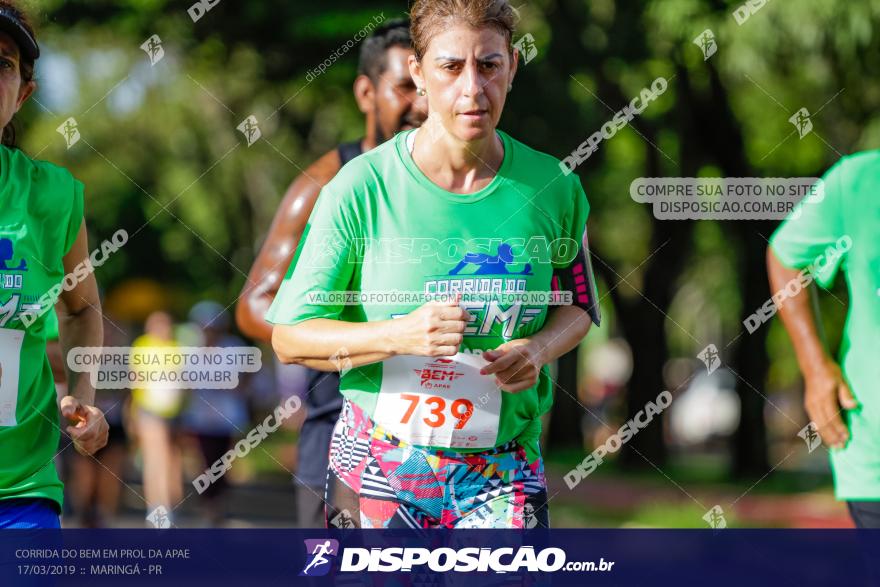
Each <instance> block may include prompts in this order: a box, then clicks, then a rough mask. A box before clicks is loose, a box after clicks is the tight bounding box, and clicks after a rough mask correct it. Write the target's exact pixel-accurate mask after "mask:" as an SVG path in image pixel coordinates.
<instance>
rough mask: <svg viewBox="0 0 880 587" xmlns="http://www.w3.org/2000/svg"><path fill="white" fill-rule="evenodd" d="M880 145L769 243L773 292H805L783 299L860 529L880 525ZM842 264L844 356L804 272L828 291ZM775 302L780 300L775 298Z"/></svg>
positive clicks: (818, 418)
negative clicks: (823, 328) (824, 333)
mask: <svg viewBox="0 0 880 587" xmlns="http://www.w3.org/2000/svg"><path fill="white" fill-rule="evenodd" d="M878 193H880V151H869V152H865V153H859V154H856V155H851V156H847V157H844V158H843V159H841V160H840V161H839V162H838V163H837V164H835V165H834V166H833V167H832V168H831V169H830V170H829V171H828V173H827V174H826V175H825V177H824V197H823V198H821V199H819V201H807V200H804V201H803V202H801V203H800V204H799V206H798V208H796V209H795V211H794V212H793V214H792V215H791V216H790V217H789V218H788V219H787V220H786V221H785V222H784V223H783V224H782V225H781V226H780V227H779V228H778V229H777V231H776V233H775V234H774V235H773V237H772V238H771V240H770V247H769V249H768V251H767V265H768V272H769V275H770V285H771V289H772V290H773V291H775V292H784V291H786V290H787V291H788V292H791V291H798V293H797V294H795V295H791V294H788V295H784V296H778V297H784V298H786V299H785V301H784V302H782V303H781V304H778V305H779V314H780V316H781V317H782V321H783V323H784V324H785V328H786V330H788V334H789V336H790V337H791V340H792V343H793V344H794V347H795V352H796V353H797V359H798V363H799V364H800V367H801V371H802V372H803V374H804V379H805V387H806V391H805V398H804V404H805V407H806V410H807V413H808V414H809V417H810V420H811V425H813V426H814V427H815V429H816V430H817V431H818V433H819V435H820V436H821V438H822V440H823V441H824V442H825V443H826V444H827V445H828V446H830V447H831V464H832V468H833V470H834V484H835V494H836V496H837V499H839V500H842V501H846V502H847V505H848V506H849V510H850V514H851V515H852V517H853V520H854V521H855V523H856V525H857V526H859V527H868V528H878V527H880V360H878V358H880V357H878V356H877V355H876V353H877V347H875V346H874V344H875V343H876V339H877V337H878V334H880V238H878V230H880V198H878V197H877V194H878ZM841 267H842V268H843V271H844V274H845V276H846V281H847V286H848V288H849V312H848V314H847V320H846V325H845V327H844V331H843V338H842V342H841V348H840V356H839V362H835V361H834V359H832V358H831V357H830V356H829V355H828V353H827V351H826V349H825V347H824V345H823V344H822V341H821V340H820V337H819V335H818V331H817V328H816V323H815V318H814V316H813V314H812V310H811V307H810V302H809V295H808V294H805V293H804V288H803V287H799V286H797V285H795V284H798V283H801V284H803V283H805V280H804V277H803V275H804V274H803V273H802V272H801V271H799V270H801V269H804V268H809V269H810V271H811V272H812V275H813V276H814V277H815V280H816V281H817V282H818V283H819V284H820V285H821V286H823V287H828V286H830V285H831V284H832V283H833V281H834V277H835V275H836V273H837V270H838V269H839V268H841ZM774 297H775V298H776V297H777V296H774Z"/></svg>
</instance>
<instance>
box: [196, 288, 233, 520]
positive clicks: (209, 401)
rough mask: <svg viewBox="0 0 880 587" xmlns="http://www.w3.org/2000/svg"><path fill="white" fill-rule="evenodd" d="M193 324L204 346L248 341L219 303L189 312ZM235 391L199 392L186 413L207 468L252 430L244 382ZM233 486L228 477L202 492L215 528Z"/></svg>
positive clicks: (202, 303) (208, 302)
mask: <svg viewBox="0 0 880 587" xmlns="http://www.w3.org/2000/svg"><path fill="white" fill-rule="evenodd" d="M189 321H190V322H191V323H193V324H194V325H196V326H197V327H198V333H199V334H200V336H201V340H199V341H198V342H197V344H198V345H200V346H204V347H222V348H229V347H241V346H245V343H244V341H243V340H242V339H241V338H239V337H237V336H235V335H234V334H230V332H229V324H230V316H229V314H228V313H227V312H226V310H225V309H224V308H223V306H222V305H220V304H218V303H217V302H212V301H203V302H199V303H198V304H196V305H195V306H193V307H192V309H191V310H190V312H189ZM244 375H245V374H241V375H239V385H238V387H236V388H235V389H196V390H193V391H192V392H191V393H192V395H191V397H190V400H189V402H188V403H187V406H186V408H185V410H184V413H183V418H182V422H183V425H184V428H185V429H186V430H187V431H188V432H191V433H192V434H193V435H195V437H196V439H197V441H198V446H199V451H200V452H201V455H202V461H203V464H204V467H205V468H206V469H207V468H209V467H210V466H211V465H212V464H213V463H214V462H216V461H217V460H219V459H220V457H221V456H223V453H225V452H226V451H228V450H229V449H230V448H231V446H232V440H233V438H234V437H237V436H244V434H245V433H246V431H247V427H248V407H247V397H246V393H245V392H244V385H243V381H242V379H243V378H244ZM228 487H229V484H228V481H227V479H226V475H222V476H220V477H219V478H218V479H217V480H216V481H214V482H213V483H212V484H211V485H209V486H208V488H207V489H206V490H205V491H204V493H202V498H203V500H204V505H205V507H206V508H207V510H208V511H207V514H208V519H209V522H210V523H211V525H213V526H218V525H220V524H221V523H222V521H223V516H224V507H223V502H222V500H221V497H222V496H223V495H224V494H225V493H226V491H227V489H228Z"/></svg>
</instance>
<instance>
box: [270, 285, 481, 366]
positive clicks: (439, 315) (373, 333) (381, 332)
mask: <svg viewBox="0 0 880 587" xmlns="http://www.w3.org/2000/svg"><path fill="white" fill-rule="evenodd" d="M469 319H470V316H469V315H468V313H467V312H466V311H465V310H463V309H462V308H461V307H459V305H458V301H457V300H450V301H448V302H438V301H432V302H428V303H427V304H424V305H423V306H421V307H419V308H417V309H416V310H413V311H412V312H410V313H409V314H407V315H406V316H402V317H401V318H397V319H392V320H380V321H375V322H343V321H341V320H331V319H327V318H314V319H312V320H305V321H303V322H300V323H299V324H295V325H293V326H288V325H284V324H276V325H275V328H274V329H273V332H272V347H273V348H274V349H275V353H276V354H277V355H278V358H279V360H280V361H281V362H282V363H295V364H298V365H304V366H306V367H309V368H311V369H316V370H318V371H339V370H341V369H342V368H346V369H348V368H353V367H360V366H363V365H369V364H371V363H377V362H379V361H384V360H385V359H388V358H390V357H393V356H395V355H420V356H429V357H443V356H453V355H455V354H456V353H457V352H458V349H459V345H461V342H462V340H463V337H464V329H465V327H466V325H467V321H468V320H469ZM340 359H344V361H342V360H340Z"/></svg>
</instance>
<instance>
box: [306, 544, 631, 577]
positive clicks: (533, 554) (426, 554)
mask: <svg viewBox="0 0 880 587" xmlns="http://www.w3.org/2000/svg"><path fill="white" fill-rule="evenodd" d="M305 542H306V550H307V552H308V553H309V559H308V561H307V563H306V566H305V568H304V569H303V571H302V572H301V573H300V576H309V577H314V576H318V574H321V575H323V574H326V573H327V572H328V570H329V568H330V564H329V563H330V559H329V558H327V557H328V556H333V557H335V556H336V555H337V554H338V543H337V542H336V541H335V540H306V541H305ZM613 566H614V562H612V561H606V560H605V559H604V558H603V559H600V561H599V562H598V563H597V562H595V561H570V562H567V561H566V554H565V551H564V550H562V549H561V548H553V547H551V548H544V549H541V550H539V551H535V548H534V547H533V546H528V545H526V546H520V547H518V548H511V547H502V548H485V547H483V548H478V547H464V548H448V547H444V548H434V549H430V548H419V547H414V548H404V547H386V548H355V547H350V548H343V550H342V557H341V560H340V565H339V571H340V572H343V573H357V572H363V571H367V572H379V573H394V572H401V571H402V572H411V571H412V570H413V567H426V568H427V569H428V570H430V571H432V572H436V573H444V572H449V571H455V572H475V571H476V572H495V573H516V572H526V571H527V572H531V573H538V572H540V573H553V572H556V571H610V570H611V569H612V567H613Z"/></svg>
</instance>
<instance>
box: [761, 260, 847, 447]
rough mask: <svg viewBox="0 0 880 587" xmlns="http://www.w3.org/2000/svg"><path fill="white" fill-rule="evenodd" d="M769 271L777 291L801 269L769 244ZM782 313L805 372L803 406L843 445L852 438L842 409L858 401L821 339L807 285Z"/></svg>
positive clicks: (825, 434) (826, 435)
mask: <svg viewBox="0 0 880 587" xmlns="http://www.w3.org/2000/svg"><path fill="white" fill-rule="evenodd" d="M767 273H768V275H769V277H770V288H771V290H772V291H774V292H777V291H782V290H784V289H785V287H786V284H787V283H790V282H791V281H796V280H798V275H799V273H800V271H799V270H797V269H792V268H789V267H786V266H785V265H783V264H782V262H781V261H780V260H779V258H778V257H777V256H776V254H775V253H774V252H773V249H772V247H768V248H767ZM779 316H780V317H781V318H782V323H783V324H784V325H785V329H786V331H788V336H789V338H791V341H792V344H793V345H794V349H795V354H796V355H797V360H798V364H799V365H800V368H801V372H803V374H804V383H805V388H806V389H805V392H804V407H805V408H806V410H807V414H808V415H809V417H810V420H812V421H813V422H814V423H815V424H816V429H817V431H818V432H819V435H820V436H821V437H822V439H823V440H824V441H825V442H826V443H827V444H828V445H829V446H831V447H834V448H842V447H843V446H845V445H846V442H847V441H848V440H849V430H848V429H847V427H846V424H844V422H843V418H842V417H841V411H842V409H847V410H851V409H854V408H856V407H858V403H857V402H856V400H855V398H854V397H853V395H852V392H851V391H850V389H849V386H848V385H847V383H846V381H845V379H844V377H843V374H842V373H841V370H840V366H838V365H837V363H836V362H835V361H834V360H833V359H832V358H831V357H829V356H828V353H827V352H826V351H825V348H824V346H823V344H822V341H821V340H819V336H818V334H817V331H816V323H815V318H814V316H813V311H812V308H811V307H810V298H809V291H808V290H807V289H806V288H804V289H802V290H801V291H800V292H798V294H797V295H795V296H792V297H789V298H787V299H786V300H785V301H784V303H782V304H781V305H780V306H779Z"/></svg>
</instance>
